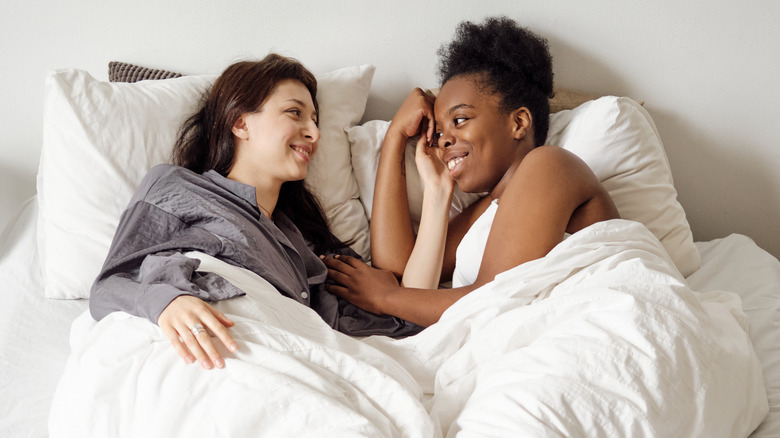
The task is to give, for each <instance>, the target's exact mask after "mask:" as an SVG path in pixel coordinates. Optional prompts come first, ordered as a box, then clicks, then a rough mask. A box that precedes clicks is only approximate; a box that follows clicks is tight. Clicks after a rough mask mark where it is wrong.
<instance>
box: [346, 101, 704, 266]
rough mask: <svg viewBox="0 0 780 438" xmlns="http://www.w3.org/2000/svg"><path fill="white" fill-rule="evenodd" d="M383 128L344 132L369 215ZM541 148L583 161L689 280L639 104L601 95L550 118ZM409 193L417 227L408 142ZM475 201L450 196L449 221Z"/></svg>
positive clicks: (656, 143) (657, 155) (687, 244)
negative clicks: (562, 151) (567, 152)
mask: <svg viewBox="0 0 780 438" xmlns="http://www.w3.org/2000/svg"><path fill="white" fill-rule="evenodd" d="M388 126H389V122H386V121H370V122H366V123H364V124H363V125H361V126H356V127H354V128H351V129H348V130H347V132H348V136H349V141H350V147H351V150H352V165H353V167H354V170H355V177H356V178H357V182H358V186H359V187H360V194H361V200H362V201H363V205H364V207H365V208H366V212H367V213H368V215H369V218H370V213H371V200H372V199H373V190H374V184H375V177H376V168H377V164H378V160H379V149H380V146H381V143H382V140H383V139H384V134H385V132H386V130H387V127H388ZM546 143H547V144H551V145H558V146H561V147H564V148H566V149H568V150H570V151H572V152H573V153H575V154H577V155H578V156H579V157H580V158H582V159H583V160H584V161H585V162H586V163H587V164H588V165H589V166H590V168H591V169H593V172H594V173H595V174H596V176H597V177H598V179H599V180H600V181H601V183H602V184H603V185H604V187H605V188H606V189H607V190H608V191H609V194H610V195H611V196H612V199H613V200H614V202H615V205H616V206H617V208H618V211H619V212H620V215H621V217H622V218H624V219H629V220H634V221H638V222H641V223H643V224H644V225H645V226H646V227H647V228H648V229H649V230H650V231H651V232H653V234H654V235H655V236H656V237H657V238H658V239H659V240H660V241H661V243H662V244H663V246H664V248H665V249H666V251H667V252H668V253H669V256H670V257H671V259H672V260H673V261H674V263H675V265H676V266H677V269H679V271H680V272H681V273H682V274H683V275H685V276H688V275H690V274H691V273H692V272H693V271H695V270H696V269H698V267H699V265H700V263H701V258H700V255H699V251H698V249H697V248H696V246H695V245H694V243H693V234H692V233H691V229H690V226H689V224H688V221H687V219H686V217H685V212H684V210H683V208H682V206H681V205H680V203H679V202H678V201H677V191H676V190H675V188H674V183H673V181H672V173H671V169H670V167H669V163H668V160H667V158H666V153H665V152H664V149H663V145H662V143H661V140H660V137H659V135H658V132H657V130H656V127H655V124H654V123H653V121H652V119H651V118H650V115H649V114H648V113H647V111H645V109H644V108H642V106H641V105H640V104H638V103H637V102H635V101H633V100H631V99H629V98H625V97H614V96H607V97H602V98H599V99H597V100H592V101H588V102H586V103H584V104H582V105H580V106H578V107H576V108H574V109H570V110H563V111H559V112H557V113H555V114H551V116H550V130H549V133H548V137H547V142H546ZM406 173H407V193H408V195H409V209H410V212H411V214H412V221H413V223H415V224H418V223H419V217H420V212H421V210H422V187H421V182H420V178H419V174H418V173H417V169H416V168H415V165H414V142H413V141H410V142H409V144H407V150H406ZM477 198H478V196H475V195H473V194H466V193H462V192H461V193H460V194H458V195H456V196H453V208H452V209H451V212H450V213H451V214H455V213H457V212H458V211H460V210H462V209H463V208H465V207H466V206H468V205H469V204H470V203H471V202H473V201H474V200H476V199H477Z"/></svg>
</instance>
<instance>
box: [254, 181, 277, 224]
mask: <svg viewBox="0 0 780 438" xmlns="http://www.w3.org/2000/svg"><path fill="white" fill-rule="evenodd" d="M280 188H281V187H280ZM255 198H256V199H255V200H256V202H257V206H258V207H259V208H260V212H261V213H263V214H264V215H265V216H266V217H267V218H268V219H271V215H273V212H274V209H275V208H276V203H277V202H278V201H279V189H277V190H276V191H275V192H268V191H264V190H260V189H259V188H256V189H255Z"/></svg>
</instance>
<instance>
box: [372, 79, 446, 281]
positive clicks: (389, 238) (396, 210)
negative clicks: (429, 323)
mask: <svg viewBox="0 0 780 438" xmlns="http://www.w3.org/2000/svg"><path fill="white" fill-rule="evenodd" d="M421 132H422V134H423V137H424V138H425V139H426V140H427V141H428V142H430V139H431V138H432V136H433V98H432V97H430V96H428V95H427V94H425V93H424V92H423V91H422V90H421V89H419V88H417V89H415V90H413V91H412V92H411V94H409V96H408V97H407V98H406V100H405V101H404V103H403V105H401V108H399V110H398V112H397V113H396V115H395V117H393V121H392V122H391V123H390V127H389V128H388V129H387V133H386V135H385V139H384V141H383V142H382V150H381V153H380V156H379V166H378V168H377V175H376V186H375V188H374V200H373V210H372V212H371V259H372V263H373V265H374V266H376V267H378V268H382V269H388V270H390V271H392V272H393V273H394V274H395V275H396V276H398V277H400V276H401V275H402V274H403V271H404V268H405V267H406V263H407V261H408V260H409V256H410V255H411V253H412V249H413V247H414V241H415V235H414V230H413V229H412V222H411V217H410V213H409V200H408V198H407V195H406V175H405V166H404V152H405V149H406V142H407V141H408V140H409V138H410V137H413V136H415V135H417V134H419V133H421Z"/></svg>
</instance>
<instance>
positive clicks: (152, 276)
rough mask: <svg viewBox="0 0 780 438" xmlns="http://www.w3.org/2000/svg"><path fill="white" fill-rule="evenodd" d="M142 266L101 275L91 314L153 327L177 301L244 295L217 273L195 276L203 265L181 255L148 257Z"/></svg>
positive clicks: (94, 289)
mask: <svg viewBox="0 0 780 438" xmlns="http://www.w3.org/2000/svg"><path fill="white" fill-rule="evenodd" d="M139 262H140V263H139V264H138V265H135V264H134V263H132V261H129V262H128V263H126V264H123V265H124V266H125V267H126V268H125V269H123V270H116V271H109V272H102V273H101V274H100V275H99V276H98V279H97V280H96V281H95V284H94V285H93V286H92V291H91V293H90V313H91V314H92V317H93V318H94V319H96V320H100V319H102V318H103V317H105V316H106V315H108V314H109V313H111V312H116V311H122V312H126V313H129V314H131V315H135V316H140V317H142V318H146V319H148V320H149V321H151V322H153V323H155V324H156V323H157V320H158V318H159V316H160V313H162V311H163V310H165V307H166V306H168V304H170V302H171V301H173V300H174V299H175V298H176V297H178V296H180V295H192V296H195V297H197V298H200V299H202V300H204V301H218V300H224V299H228V298H233V297H236V296H240V295H244V292H243V291H241V290H240V289H238V288H237V287H235V286H233V285H232V284H231V283H229V282H228V281H226V280H225V279H224V278H222V277H220V276H219V275H217V274H214V273H199V272H196V270H197V267H198V265H199V264H200V262H199V261H198V260H196V259H192V258H189V257H185V256H184V255H182V254H180V253H178V252H165V253H158V254H149V255H147V256H145V257H144V258H143V259H142V261H141V260H139Z"/></svg>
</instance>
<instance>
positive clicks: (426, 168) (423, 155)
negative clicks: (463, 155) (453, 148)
mask: <svg viewBox="0 0 780 438" xmlns="http://www.w3.org/2000/svg"><path fill="white" fill-rule="evenodd" d="M437 151H438V148H437V147H430V146H428V143H427V142H426V141H425V137H420V140H418V141H417V145H416V148H415V152H414V162H415V164H416V165H417V171H418V172H419V174H420V179H422V182H423V184H424V186H425V188H426V189H438V190H442V191H443V192H442V193H444V194H446V195H449V194H451V193H452V190H453V188H454V186H455V180H453V179H452V177H451V176H450V173H449V171H448V170H447V166H445V165H444V162H443V161H442V160H441V159H440V158H439V155H438V152H437Z"/></svg>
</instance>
